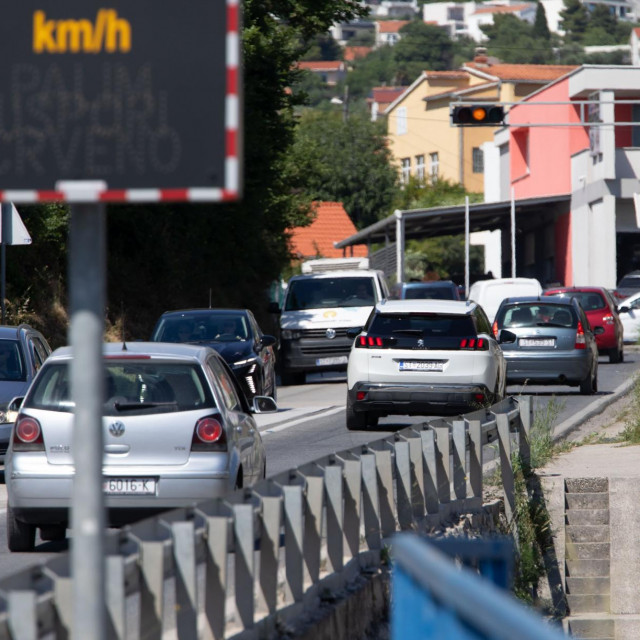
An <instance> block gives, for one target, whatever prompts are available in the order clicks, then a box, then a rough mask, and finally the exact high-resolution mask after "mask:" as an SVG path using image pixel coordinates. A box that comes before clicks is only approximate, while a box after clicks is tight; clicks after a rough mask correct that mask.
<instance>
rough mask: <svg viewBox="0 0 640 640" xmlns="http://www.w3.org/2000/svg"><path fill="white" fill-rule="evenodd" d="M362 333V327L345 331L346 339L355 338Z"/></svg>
mask: <svg viewBox="0 0 640 640" xmlns="http://www.w3.org/2000/svg"><path fill="white" fill-rule="evenodd" d="M360 333H362V327H349V328H348V329H347V338H357V337H358V335H359V334H360Z"/></svg>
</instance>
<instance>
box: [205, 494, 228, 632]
mask: <svg viewBox="0 0 640 640" xmlns="http://www.w3.org/2000/svg"><path fill="white" fill-rule="evenodd" d="M198 512H199V513H200V515H201V516H202V517H203V519H204V523H205V538H206V543H207V546H206V550H205V598H204V614H205V624H204V629H203V640H222V639H223V638H224V635H225V630H226V611H227V608H226V600H227V581H228V571H227V560H228V557H229V556H228V554H229V546H230V535H229V534H230V532H231V531H230V529H231V523H232V519H231V515H232V511H231V509H230V508H229V505H227V504H225V503H224V501H223V500H222V498H217V499H216V500H213V501H211V502H207V503H205V504H201V505H199V509H198Z"/></svg>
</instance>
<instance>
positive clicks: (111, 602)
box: [105, 555, 127, 640]
mask: <svg viewBox="0 0 640 640" xmlns="http://www.w3.org/2000/svg"><path fill="white" fill-rule="evenodd" d="M106 578H107V583H106V585H105V588H106V596H107V624H108V625H109V626H108V631H107V637H108V638H117V640H125V638H126V637H127V615H126V612H127V607H126V601H127V600H126V599H127V596H126V593H125V575H124V557H123V556H120V555H117V556H116V555H110V556H107V559H106Z"/></svg>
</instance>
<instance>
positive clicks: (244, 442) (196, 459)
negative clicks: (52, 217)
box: [5, 342, 277, 551]
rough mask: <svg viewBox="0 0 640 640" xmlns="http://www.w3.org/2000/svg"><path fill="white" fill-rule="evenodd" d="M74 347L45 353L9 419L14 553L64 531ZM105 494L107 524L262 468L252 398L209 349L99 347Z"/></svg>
mask: <svg viewBox="0 0 640 640" xmlns="http://www.w3.org/2000/svg"><path fill="white" fill-rule="evenodd" d="M70 363H71V349H70V348H69V347H63V348H61V349H58V350H56V351H55V352H54V353H53V354H52V355H51V356H50V357H49V358H48V359H47V361H46V362H45V363H44V365H43V366H42V369H41V370H40V372H39V374H38V376H37V377H36V379H35V381H34V383H33V385H32V386H31V388H30V390H29V392H28V394H27V396H26V397H25V399H24V402H23V403H22V406H21V408H20V411H19V414H18V417H17V419H16V422H15V425H14V429H13V433H12V436H11V442H10V444H9V451H8V454H7V461H6V468H5V479H6V484H7V493H8V508H7V539H8V546H9V549H10V550H12V551H29V550H32V549H33V548H34V546H35V534H36V530H37V529H40V537H41V539H42V540H56V539H62V538H64V537H65V535H66V529H67V527H68V523H69V521H70V513H69V507H70V506H71V500H72V485H73V476H74V465H73V433H72V431H73V423H74V413H73V411H74V403H73V401H72V399H71V395H70V369H71V367H70ZM104 364H105V375H106V382H105V390H106V393H105V399H104V405H103V419H102V424H103V438H104V458H103V475H104V484H103V487H104V492H105V494H106V506H107V521H108V523H109V524H110V525H112V526H118V525H122V524H125V523H127V522H132V521H134V520H138V519H140V518H142V517H145V516H147V515H152V514H154V513H157V512H159V511H162V510H165V509H171V508H176V507H182V506H188V505H192V504H194V503H195V502H198V501H203V500H206V499H209V498H213V497H218V496H223V495H225V494H226V493H227V492H229V491H231V490H233V489H235V488H240V487H243V486H245V485H248V484H251V483H253V482H255V481H256V480H260V479H262V478H263V477H264V475H265V469H266V460H265V453H264V448H263V445H262V440H261V437H260V433H259V431H258V428H257V426H256V422H255V420H254V418H253V416H252V415H251V414H252V413H259V412H261V411H265V412H268V411H275V410H276V409H277V407H276V403H275V401H274V400H273V399H272V398H267V397H264V396H257V397H256V398H254V399H253V404H252V405H251V406H250V405H249V404H248V401H247V399H246V397H245V396H244V394H243V393H242V391H241V390H240V388H239V386H238V383H237V381H236V379H235V377H234V375H233V374H232V372H231V370H230V369H229V367H228V365H227V364H226V363H225V361H224V360H223V358H222V357H221V356H220V355H219V354H218V353H217V352H216V351H214V350H213V349H210V348H208V347H199V346H192V345H183V344H166V343H157V342H154V343H142V342H133V343H129V344H127V345H126V349H123V345H122V344H121V343H111V344H106V345H105V346H104Z"/></svg>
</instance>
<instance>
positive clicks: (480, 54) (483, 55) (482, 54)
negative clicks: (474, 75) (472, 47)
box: [473, 47, 489, 67]
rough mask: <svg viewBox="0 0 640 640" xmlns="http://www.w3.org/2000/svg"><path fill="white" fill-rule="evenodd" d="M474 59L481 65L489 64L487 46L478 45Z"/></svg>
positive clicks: (486, 65)
mask: <svg viewBox="0 0 640 640" xmlns="http://www.w3.org/2000/svg"><path fill="white" fill-rule="evenodd" d="M473 61H474V62H475V63H476V65H478V66H479V67H488V66H489V57H488V56H487V50H486V48H485V47H476V55H475V57H474V58H473Z"/></svg>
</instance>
